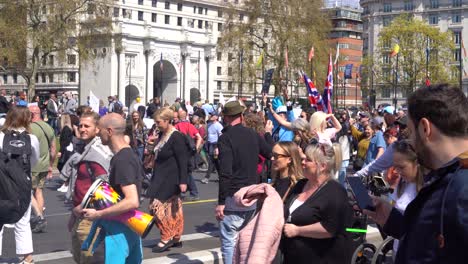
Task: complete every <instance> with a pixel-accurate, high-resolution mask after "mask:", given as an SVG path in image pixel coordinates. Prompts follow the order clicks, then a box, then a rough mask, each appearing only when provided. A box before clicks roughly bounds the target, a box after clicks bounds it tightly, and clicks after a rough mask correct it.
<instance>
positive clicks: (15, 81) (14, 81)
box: [13, 73, 18, 83]
mask: <svg viewBox="0 0 468 264" xmlns="http://www.w3.org/2000/svg"><path fill="white" fill-rule="evenodd" d="M13 83H18V74H16V73H13Z"/></svg>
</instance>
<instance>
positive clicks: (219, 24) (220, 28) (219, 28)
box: [218, 23, 223, 32]
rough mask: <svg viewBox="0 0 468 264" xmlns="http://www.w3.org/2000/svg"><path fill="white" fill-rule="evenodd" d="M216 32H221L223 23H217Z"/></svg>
mask: <svg viewBox="0 0 468 264" xmlns="http://www.w3.org/2000/svg"><path fill="white" fill-rule="evenodd" d="M218 31H219V32H221V31H223V23H218Z"/></svg>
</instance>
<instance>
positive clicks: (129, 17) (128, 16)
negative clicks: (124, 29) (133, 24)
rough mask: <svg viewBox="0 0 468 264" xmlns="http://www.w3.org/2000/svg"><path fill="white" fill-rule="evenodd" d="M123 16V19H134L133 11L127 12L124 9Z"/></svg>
mask: <svg viewBox="0 0 468 264" xmlns="http://www.w3.org/2000/svg"><path fill="white" fill-rule="evenodd" d="M122 16H123V18H128V19H132V10H127V9H125V8H123V9H122Z"/></svg>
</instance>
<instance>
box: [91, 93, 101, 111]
mask: <svg viewBox="0 0 468 264" xmlns="http://www.w3.org/2000/svg"><path fill="white" fill-rule="evenodd" d="M89 107H91V108H92V109H93V112H95V113H99V98H97V97H96V96H95V95H94V94H93V92H92V91H89Z"/></svg>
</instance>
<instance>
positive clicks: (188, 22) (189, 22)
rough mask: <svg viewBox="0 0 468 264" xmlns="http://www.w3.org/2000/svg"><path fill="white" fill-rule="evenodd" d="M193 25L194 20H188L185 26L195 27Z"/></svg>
mask: <svg viewBox="0 0 468 264" xmlns="http://www.w3.org/2000/svg"><path fill="white" fill-rule="evenodd" d="M194 24H195V20H193V19H188V20H187V25H188V26H189V27H191V28H193V27H194V26H195V25H194Z"/></svg>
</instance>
